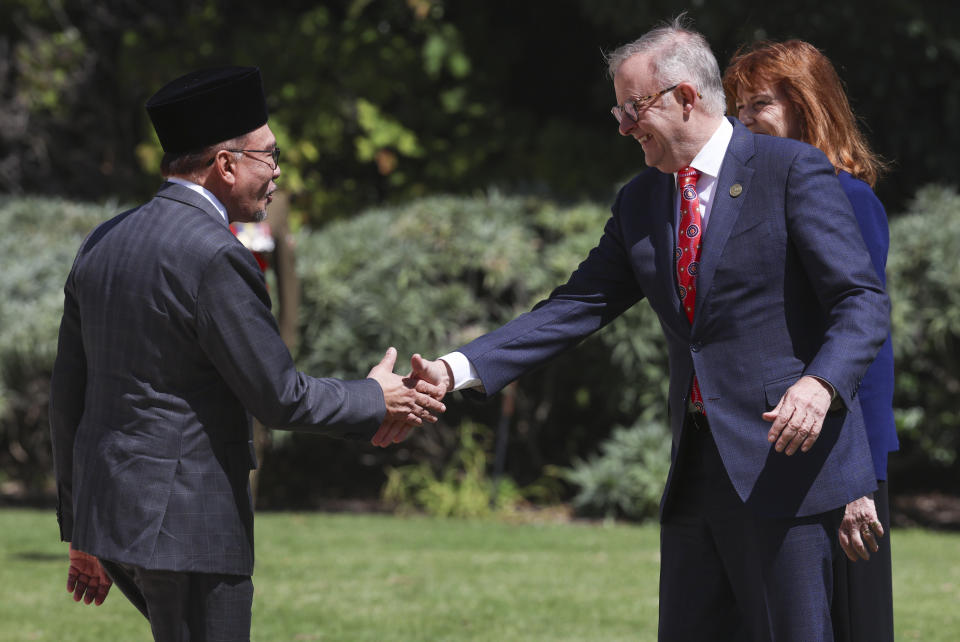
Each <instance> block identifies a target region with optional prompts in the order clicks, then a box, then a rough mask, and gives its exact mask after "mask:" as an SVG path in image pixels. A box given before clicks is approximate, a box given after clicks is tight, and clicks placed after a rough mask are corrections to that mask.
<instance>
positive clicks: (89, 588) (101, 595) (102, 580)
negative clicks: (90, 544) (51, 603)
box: [67, 544, 113, 606]
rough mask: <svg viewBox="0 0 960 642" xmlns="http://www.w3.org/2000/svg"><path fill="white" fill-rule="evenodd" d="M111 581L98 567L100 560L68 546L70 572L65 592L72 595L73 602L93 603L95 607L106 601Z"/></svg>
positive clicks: (101, 568)
mask: <svg viewBox="0 0 960 642" xmlns="http://www.w3.org/2000/svg"><path fill="white" fill-rule="evenodd" d="M112 585H113V580H111V579H110V576H109V575H107V572H106V571H105V570H103V567H102V566H100V560H98V559H97V558H96V557H94V556H93V555H90V554H89V553H84V552H83V551H78V550H76V549H75V548H74V547H73V544H71V545H70V570H68V571H67V591H68V592H70V593H73V601H74V602H79V601H80V600H83V603H84V604H90V603H91V602H93V603H94V604H96V605H97V606H100V605H101V604H103V601H104V600H105V599H107V593H109V592H110V587H111V586H112Z"/></svg>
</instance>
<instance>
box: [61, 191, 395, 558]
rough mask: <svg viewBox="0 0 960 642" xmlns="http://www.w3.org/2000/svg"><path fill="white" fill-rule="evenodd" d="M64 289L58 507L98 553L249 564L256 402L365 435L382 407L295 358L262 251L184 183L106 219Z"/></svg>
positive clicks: (373, 392)
mask: <svg viewBox="0 0 960 642" xmlns="http://www.w3.org/2000/svg"><path fill="white" fill-rule="evenodd" d="M64 294H65V300H64V314H63V320H62V322H61V326H60V337H59V345H58V352H57V359H56V363H55V366H54V372H53V378H52V381H51V390H50V422H51V434H52V440H53V451H54V461H55V467H56V477H57V489H58V494H59V507H58V519H59V521H60V530H61V537H62V538H63V539H64V540H66V541H72V542H73V544H74V546H75V547H76V548H78V549H80V550H82V551H85V552H87V553H90V554H92V555H95V556H97V557H100V558H104V559H109V560H114V561H117V562H124V563H128V564H134V565H137V566H141V567H145V568H151V569H166V570H177V571H196V572H207V573H230V574H240V575H249V574H251V572H252V569H253V510H252V506H251V501H250V491H249V483H248V476H249V471H250V470H251V469H252V468H255V467H256V461H255V457H254V454H253V448H252V441H251V420H250V415H251V413H252V415H254V416H256V417H257V418H258V419H259V420H260V421H262V422H263V423H264V424H265V425H267V426H272V427H282V428H298V429H303V430H311V431H320V432H324V433H326V434H331V435H336V436H341V437H347V438H357V439H369V438H370V437H371V436H372V435H373V433H374V432H375V431H376V429H377V427H378V425H379V424H380V422H381V420H382V418H383V415H384V412H385V409H384V402H383V395H382V392H381V390H380V387H379V385H378V384H377V383H376V382H375V381H373V380H372V379H365V380H359V381H340V380H336V379H315V378H312V377H308V376H306V375H304V374H301V373H299V372H297V371H296V369H295V368H294V365H293V361H292V359H291V357H290V353H289V352H288V350H287V348H286V346H285V345H284V344H283V342H282V341H281V339H280V336H279V333H278V331H277V326H276V323H275V320H274V318H273V316H272V314H271V312H270V299H269V296H268V294H267V290H266V285H265V282H264V279H263V275H262V274H261V272H260V269H259V268H258V267H257V264H256V262H255V261H254V259H253V257H252V256H251V254H250V252H249V251H248V250H247V249H246V248H244V247H243V246H242V245H241V244H240V243H239V242H238V241H237V240H236V238H235V237H234V236H233V234H231V233H230V230H229V228H228V226H227V223H226V221H224V220H223V218H222V217H221V216H220V214H219V213H218V212H217V211H216V209H215V208H214V207H213V206H212V205H211V204H210V203H209V202H208V201H207V200H206V199H205V198H203V197H202V196H201V195H199V194H197V193H195V192H193V191H191V190H189V189H187V188H185V187H183V186H181V185H177V184H174V183H165V184H164V185H163V186H162V187H161V189H160V190H159V192H158V193H157V194H156V196H155V197H154V198H153V199H152V200H151V201H150V202H148V203H146V204H145V205H143V206H141V207H138V208H136V209H133V210H130V211H128V212H124V213H123V214H120V215H119V216H117V217H115V218H113V219H111V220H109V221H107V222H105V223H103V224H102V225H100V226H99V227H97V228H96V229H95V230H94V231H93V232H92V233H91V234H90V235H89V236H88V237H87V239H86V240H85V241H84V243H83V245H82V246H81V248H80V250H79V252H78V254H77V257H76V260H75V262H74V264H73V268H72V270H71V271H70V275H69V277H68V279H67V283H66V286H65V288H64Z"/></svg>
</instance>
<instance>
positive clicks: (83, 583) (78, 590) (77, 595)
mask: <svg viewBox="0 0 960 642" xmlns="http://www.w3.org/2000/svg"><path fill="white" fill-rule="evenodd" d="M85 577H86V576H85V575H83V574H81V575H80V576H79V577H78V578H77V585H76V587H75V588H74V589H73V601H74V602H79V601H80V600H82V599H83V594H84V593H86V591H87V580H86V579H84V578H85Z"/></svg>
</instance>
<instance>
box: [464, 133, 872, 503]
mask: <svg viewBox="0 0 960 642" xmlns="http://www.w3.org/2000/svg"><path fill="white" fill-rule="evenodd" d="M731 120H732V119H731ZM732 122H733V124H734V131H733V138H732V140H731V142H730V146H729V147H728V149H727V153H726V156H725V158H724V162H723V166H722V169H721V172H720V176H719V178H718V183H717V186H716V192H715V194H716V195H715V197H714V199H715V200H714V203H713V206H712V209H711V213H710V219H709V222H708V225H707V228H706V231H705V233H704V237H703V244H702V249H701V261H700V263H701V266H700V276H699V282H698V286H697V302H696V309H695V312H694V321H693V325H692V326H691V324H690V323H689V322H688V321H687V318H686V316H685V314H684V312H683V310H682V308H681V306H680V301H679V297H678V295H677V285H676V279H675V270H674V263H673V261H674V259H673V256H674V247H675V244H676V240H675V239H676V236H677V235H676V231H675V212H674V207H675V205H674V190H675V182H674V179H673V176H672V175H669V174H664V173H662V172H660V171H658V170H656V169H648V170H646V171H644V172H643V173H641V174H640V175H638V176H637V177H636V178H634V179H633V180H632V181H630V182H629V183H628V184H627V185H626V186H625V187H623V188H622V189H621V190H620V193H619V194H618V196H617V199H616V202H615V204H614V206H613V215H612V216H611V218H610V219H609V221H608V222H607V224H606V227H605V229H604V232H603V236H602V237H601V238H600V241H599V243H598V244H597V246H596V247H595V248H594V249H593V250H592V251H591V252H590V254H589V256H588V257H587V258H586V260H584V261H583V262H582V263H581V264H580V266H579V267H578V268H577V270H576V271H575V272H574V273H573V274H572V275H571V277H570V279H569V281H568V282H567V283H566V284H565V285H563V286H561V287H559V288H557V289H556V290H555V291H554V292H553V293H552V294H551V295H550V297H549V298H548V299H547V300H545V301H542V302H541V303H539V304H538V305H537V306H536V307H535V308H534V309H533V310H532V311H531V312H528V313H526V314H524V315H521V316H520V317H518V318H517V319H515V320H513V321H511V322H510V323H508V324H507V325H505V326H503V327H502V328H500V329H498V330H495V331H494V332H491V333H490V334H488V335H485V336H483V337H480V338H479V339H477V340H475V341H473V342H471V343H470V344H468V345H466V346H464V347H462V348H460V349H459V350H460V352H462V353H463V354H464V355H466V357H467V358H468V359H469V360H470V362H471V363H472V364H473V365H474V366H475V367H476V369H477V372H478V374H479V376H480V378H481V380H482V382H483V386H484V389H485V390H486V393H487V394H492V393H494V392H496V391H497V390H499V389H500V388H502V387H503V386H504V385H506V384H507V383H509V382H510V381H512V380H513V379H516V378H517V377H518V376H520V375H521V374H523V373H524V372H526V371H528V370H530V369H531V368H533V367H536V366H537V365H539V364H541V363H543V362H544V361H546V360H547V359H550V358H551V357H553V356H555V355H556V354H558V353H559V352H561V351H563V350H565V349H567V348H569V347H571V346H573V345H575V344H576V343H577V342H579V341H580V340H582V339H583V338H585V337H586V336H588V335H589V334H591V333H592V332H595V331H596V330H598V329H599V328H601V327H603V326H604V325H605V324H607V323H609V322H610V321H612V320H613V319H614V318H616V317H617V316H618V315H619V314H620V313H622V312H623V311H624V310H626V309H627V308H628V307H630V306H631V305H633V304H634V303H636V302H637V301H639V300H640V299H641V298H646V299H647V300H648V301H649V302H650V305H651V306H652V307H653V309H654V310H655V311H656V313H657V315H658V317H659V320H660V324H661V326H662V328H663V333H664V336H665V337H666V340H667V344H668V351H669V360H670V392H669V409H670V425H671V430H672V434H673V459H674V463H675V462H676V453H677V446H678V444H679V439H680V434H681V429H682V425H683V417H684V415H685V409H686V407H687V403H688V400H687V395H688V393H689V390H690V383H691V380H692V377H693V373H694V371H696V374H697V377H698V380H699V383H700V389H701V391H702V393H703V397H704V402H705V406H706V412H707V416H708V418H709V420H710V426H711V430H712V432H713V434H714V439H715V441H716V444H717V448H718V449H719V451H720V454H721V456H722V458H723V462H724V465H725V467H726V469H727V472H728V474H729V476H730V479H731V481H732V482H733V485H734V487H735V488H736V490H737V493H738V494H739V495H740V497H741V498H742V499H743V500H744V501H745V502H746V503H747V504H748V505H749V506H751V507H752V508H753V509H754V510H755V511H756V512H757V514H760V515H767V516H802V515H810V514H816V513H821V512H825V511H827V510H830V509H833V508H836V507H839V506H842V505H844V504H846V503H848V502H849V501H851V500H853V499H856V498H858V497H860V496H862V495H864V494H866V493H868V492H870V491H872V490H873V489H874V488H876V483H875V477H874V473H873V470H872V466H871V462H870V453H869V450H868V446H867V441H866V435H865V433H864V427H863V418H862V414H861V410H860V404H859V403H855V402H854V397H855V395H856V393H857V388H858V386H859V384H860V379H861V377H862V375H863V373H864V371H865V370H866V368H867V366H868V364H869V363H870V362H871V361H872V360H873V358H874V355H876V353H877V350H878V348H879V347H880V345H881V344H882V343H883V341H884V338H885V337H886V335H887V332H888V328H889V300H888V299H887V296H886V294H885V293H884V290H883V287H882V285H881V283H880V281H879V279H878V278H877V275H876V272H875V270H874V268H873V265H872V264H871V262H870V256H869V254H868V253H867V250H866V248H865V247H864V243H863V239H862V238H861V236H860V233H859V231H858V230H857V223H856V221H855V220H854V217H853V213H852V211H851V209H850V204H849V202H848V201H847V198H846V197H845V196H844V194H843V191H842V190H841V189H840V184H839V182H838V181H837V178H836V176H835V175H834V171H833V167H832V166H831V165H830V163H829V162H828V161H827V159H826V157H825V156H824V155H823V153H822V152H820V151H819V150H817V149H816V148H814V147H811V146H809V145H806V144H803V143H800V142H797V141H794V140H790V139H785V138H776V137H771V136H763V135H755V134H752V133H751V132H750V131H749V130H747V129H746V127H744V126H743V125H741V124H740V123H739V122H738V121H736V120H732ZM735 186H739V188H736V187H735ZM803 375H814V376H817V377H820V378H821V379H824V380H826V381H828V382H829V383H830V384H832V385H833V387H834V388H835V389H836V392H837V395H838V397H839V400H840V402H841V403H840V404H839V406H840V408H839V409H838V410H833V411H831V412H829V413H828V415H827V417H826V419H825V421H824V425H823V429H822V432H821V435H820V438H819V439H818V441H817V442H816V444H815V445H814V447H813V448H812V449H811V450H810V451H809V452H806V453H800V452H798V453H796V454H794V455H793V456H790V457H788V456H786V455H784V454H778V453H776V452H775V451H774V450H773V447H772V445H771V444H769V443H768V442H767V432H768V431H769V428H770V424H769V423H768V422H767V421H764V420H763V418H762V416H761V415H762V413H763V412H765V411H767V410H770V409H772V408H773V407H774V406H775V405H776V404H777V402H778V401H779V399H780V397H781V396H782V395H783V394H784V392H785V391H786V390H787V388H788V387H789V386H791V385H792V384H794V383H795V382H796V381H797V380H798V379H799V378H800V377H801V376H803ZM673 471H674V466H671V472H670V478H672V476H673ZM669 485H670V480H669V479H668V483H667V491H666V492H665V493H664V497H665V498H669ZM661 508H662V509H664V510H666V508H667V507H666V506H663V505H661Z"/></svg>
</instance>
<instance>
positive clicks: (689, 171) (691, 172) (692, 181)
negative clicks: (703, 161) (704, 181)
mask: <svg viewBox="0 0 960 642" xmlns="http://www.w3.org/2000/svg"><path fill="white" fill-rule="evenodd" d="M677 178H678V179H679V181H678V182H679V183H680V184H681V185H694V186H695V185H696V184H697V179H699V178H700V172H699V170H696V169H694V168H692V167H690V166H689V165H687V166H686V167H683V168H681V169H680V171H679V172H677Z"/></svg>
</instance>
